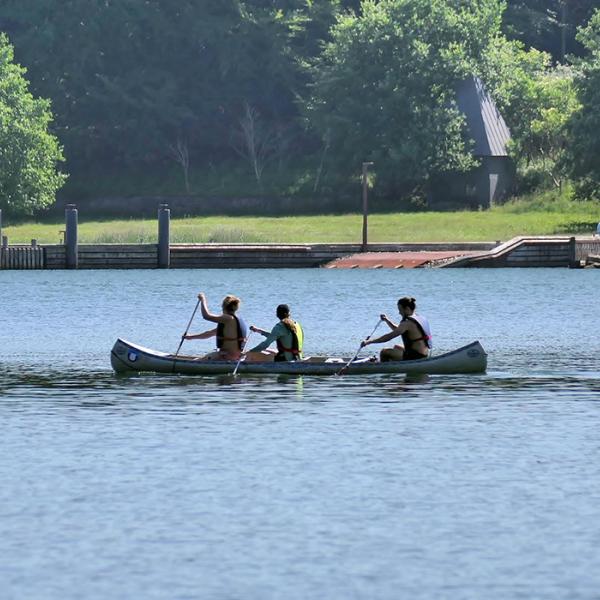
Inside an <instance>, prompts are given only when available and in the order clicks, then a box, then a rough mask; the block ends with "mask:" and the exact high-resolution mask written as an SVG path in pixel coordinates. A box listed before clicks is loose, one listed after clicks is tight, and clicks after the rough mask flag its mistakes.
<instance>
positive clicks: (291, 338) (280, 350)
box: [248, 304, 304, 362]
mask: <svg viewBox="0 0 600 600" xmlns="http://www.w3.org/2000/svg"><path fill="white" fill-rule="evenodd" d="M276 314H277V318H278V319H279V323H277V324H276V325H275V327H273V329H272V330H271V332H268V331H265V330H264V329H260V328H259V327H255V326H254V325H251V326H250V330H251V331H255V332H256V333H260V334H261V335H264V336H265V337H266V338H267V339H266V340H265V341H264V342H261V343H260V344H258V345H256V346H254V348H251V349H250V350H249V351H248V354H250V353H251V352H262V351H263V350H266V349H267V348H268V347H269V346H270V345H271V344H272V343H273V342H277V354H275V361H276V362H282V361H293V360H301V359H302V347H303V345H304V332H303V331H302V326H301V325H300V323H298V322H297V321H294V320H293V319H292V318H291V317H290V307H289V306H288V305H287V304H280V305H279V306H278V307H277V311H276Z"/></svg>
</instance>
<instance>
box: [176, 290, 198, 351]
mask: <svg viewBox="0 0 600 600" xmlns="http://www.w3.org/2000/svg"><path fill="white" fill-rule="evenodd" d="M199 306H200V298H198V302H196V307H195V308H194V312H193V313H192V317H191V318H190V322H189V323H188V324H187V327H186V328H185V333H184V334H183V335H182V336H181V341H180V342H179V347H178V348H177V352H175V358H177V355H178V354H179V351H180V350H181V346H183V342H184V341H185V336H186V335H187V334H188V331H189V330H190V327H191V326H192V321H193V320H194V317H195V316H196V312H197V311H198V307H199Z"/></svg>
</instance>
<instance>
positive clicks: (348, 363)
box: [336, 319, 383, 376]
mask: <svg viewBox="0 0 600 600" xmlns="http://www.w3.org/2000/svg"><path fill="white" fill-rule="evenodd" d="M382 322H383V321H382V320H381V319H379V321H377V325H375V327H374V328H373V331H371V333H370V334H369V335H368V336H367V337H366V338H365V339H366V340H370V339H371V338H372V337H373V335H374V334H375V332H376V331H377V328H378V327H379V326H380V325H381V323H382ZM362 349H363V345H362V343H361V345H360V346H359V347H358V350H357V351H356V354H355V355H354V356H353V357H352V358H351V359H350V360H349V361H348V362H347V363H346V364H345V365H344V366H343V367H342V368H341V369H340V370H339V371H338V372H337V373H336V376H337V375H341V374H342V373H343V372H344V371H346V369H348V367H349V366H350V365H351V364H352V363H353V362H354V361H355V360H356V359H357V358H358V355H359V354H360V351H361V350H362Z"/></svg>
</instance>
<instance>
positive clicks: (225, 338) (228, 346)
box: [185, 292, 248, 360]
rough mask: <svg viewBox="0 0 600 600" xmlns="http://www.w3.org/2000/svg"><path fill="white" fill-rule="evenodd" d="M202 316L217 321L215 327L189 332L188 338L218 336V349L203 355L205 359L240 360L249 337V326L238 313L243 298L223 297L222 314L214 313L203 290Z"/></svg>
mask: <svg viewBox="0 0 600 600" xmlns="http://www.w3.org/2000/svg"><path fill="white" fill-rule="evenodd" d="M198 299H199V300H200V310H201V312H202V317H203V318H204V319H206V320H207V321H212V322H213V323H216V324H217V326H216V328H215V329H211V330H209V331H204V332H203V333H195V334H189V335H186V336H185V339H186V340H205V339H208V338H211V337H216V338H217V351H216V352H211V353H210V354H207V355H206V356H204V357H203V360H239V358H240V356H241V354H242V350H243V349H244V345H245V344H246V340H247V338H248V326H247V325H246V322H245V321H244V319H242V317H239V316H238V315H236V313H237V311H238V309H239V307H240V303H241V300H240V299H239V298H237V297H236V296H232V295H228V296H225V298H223V302H222V304H221V306H222V309H223V312H222V314H220V315H215V314H212V313H211V312H210V311H209V310H208V305H207V303H206V296H205V295H204V294H203V293H202V292H201V293H200V294H198Z"/></svg>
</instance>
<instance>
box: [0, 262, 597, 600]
mask: <svg viewBox="0 0 600 600" xmlns="http://www.w3.org/2000/svg"><path fill="white" fill-rule="evenodd" d="M599 282H600V272H598V271H597V270H596V271H568V270H562V269H558V270H497V271H495V270H481V271H479V270H464V271H463V270H456V271H450V270H448V271H432V270H417V271H406V272H402V271H360V272H357V271H346V272H335V271H334V272H332V271H324V270H310V271H169V272H164V271H147V272H143V271H136V272H127V271H108V272H83V271H82V272H2V273H0V286H1V290H2V298H3V299H4V300H3V303H2V305H0V346H1V353H0V360H1V362H0V426H1V431H2V438H1V445H0V449H1V454H0V474H1V481H2V485H1V486H0V511H1V518H0V590H2V592H1V594H0V595H1V597H2V598H7V599H13V598H14V599H22V598H28V599H31V598H44V599H54V598H56V599H59V598H60V599H61V600H62V599H71V598H73V599H75V598H77V599H79V598H93V599H96V598H98V599H105V598H111V599H114V598H119V599H120V598H123V599H126V598H127V599H130V598H145V599H154V598H156V599H158V598H160V599H163V598H169V599H184V598H186V599H187V598H210V599H238V598H239V599H240V600H241V599H243V600H246V599H257V600H263V599H271V598H272V599H275V598H277V599H278V598H286V599H288V598H289V599H305V598H328V599H329V598H344V599H345V598H361V599H362V598H368V599H396V598H411V599H417V600H420V599H436V600H437V599H445V598H448V599H452V600H456V599H462V598H465V599H471V598H472V599H481V598H486V599H506V598H523V599H526V600H531V599H533V598H544V599H569V600H571V599H577V598H585V599H592V598H599V597H600V592H599V591H598V590H600V552H599V550H598V548H599V545H600V434H599V431H600V365H599V359H598V357H599V356H600V336H599V335H598V323H599V322H600V305H599V303H598V301H597V293H598V285H599ZM200 290H203V291H205V292H206V293H207V294H208V298H209V301H210V304H211V306H212V307H214V308H215V309H216V307H217V306H218V301H219V300H220V298H221V297H222V296H223V295H224V294H225V293H227V292H235V293H238V294H239V295H240V296H241V297H242V298H243V300H244V306H243V310H244V314H245V316H246V317H247V318H248V319H249V320H250V321H251V322H253V323H255V324H257V325H260V326H262V327H268V326H270V325H272V324H273V323H274V317H273V313H274V308H275V306H276V305H277V304H278V303H280V302H288V303H289V304H290V305H291V306H292V309H293V312H294V314H295V316H296V317H297V318H298V319H299V320H300V321H301V322H302V323H303V325H304V328H305V331H306V336H307V342H306V350H307V351H308V353H313V354H317V353H325V352H332V353H344V354H350V353H352V352H353V351H354V350H355V349H356V346H357V342H358V341H359V340H360V338H361V337H363V336H364V335H366V334H367V333H369V332H370V331H371V329H372V328H373V326H374V324H375V322H376V320H377V316H378V315H379V313H380V312H382V311H384V312H387V313H388V314H389V315H390V316H391V315H393V314H394V308H395V300H396V299H397V298H398V297H399V296H401V295H405V294H410V295H413V296H416V297H417V300H418V301H419V305H420V308H421V310H422V312H423V313H424V314H426V315H427V316H428V317H429V319H430V321H431V323H432V327H433V328H434V334H435V343H436V348H437V351H438V352H442V351H445V350H449V349H452V348H454V347H457V346H459V345H462V344H463V343H467V342H469V341H472V340H474V339H480V340H481V342H482V343H483V345H484V347H485V348H486V350H487V351H488V353H489V371H488V373H487V374H486V375H480V376H432V377H429V378H419V379H410V378H407V377H405V376H402V375H395V376H378V377H371V378H361V377H353V376H345V377H342V378H333V377H330V378H311V377H301V378H293V377H275V376H273V377H262V378H257V377H248V376H242V377H239V378H237V379H235V380H232V379H231V378H227V377H225V378H223V377H221V378H211V377H183V376H173V377H165V376H153V375H143V376H130V377H116V376H115V375H113V374H112V373H111V371H110V363H109V352H110V348H111V346H112V344H113V342H114V340H115V339H116V337H118V336H121V337H125V338H128V339H131V340H132V341H136V342H139V343H142V344H144V345H146V346H149V347H153V348H157V349H163V350H170V351H172V350H175V349H176V347H177V344H178V342H179V336H180V335H181V333H182V332H183V330H184V329H185V326H186V324H187V321H188V319H189V317H190V315H191V311H192V309H193V307H194V304H195V294H196V293H197V291H200ZM8 300H10V301H8ZM202 327H203V325H202V322H201V320H200V319H198V321H197V322H196V324H195V326H194V327H193V330H194V331H199V330H201V329H202ZM194 348H195V349H197V350H199V351H200V350H203V349H206V350H207V349H209V345H208V343H207V342H195V343H193V342H189V343H186V346H185V347H184V349H188V350H192V349H194ZM371 348H373V347H369V350H371Z"/></svg>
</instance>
